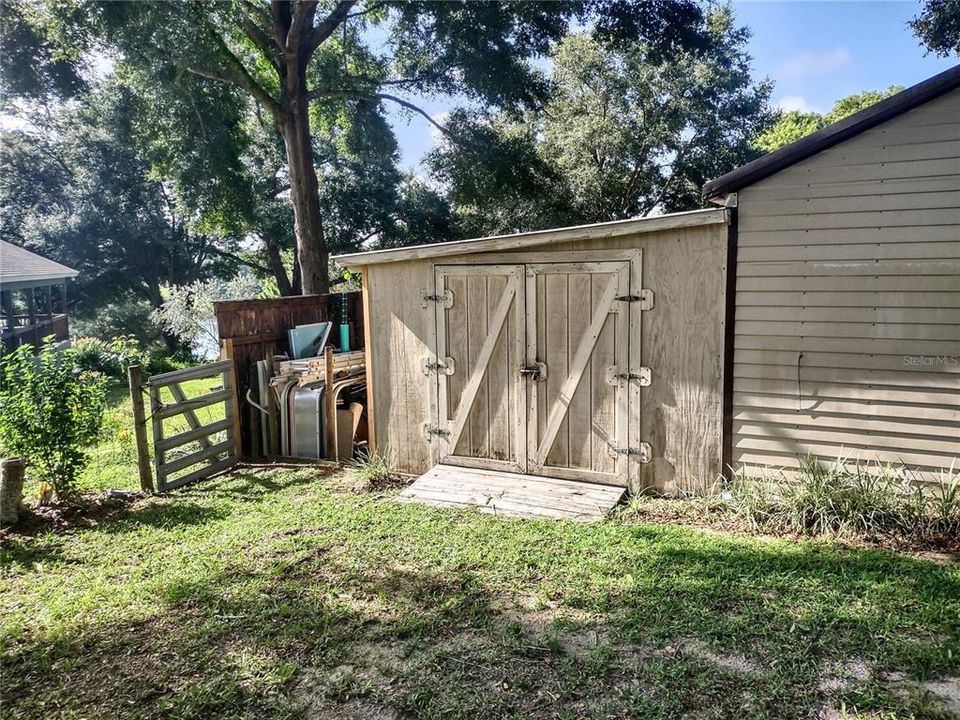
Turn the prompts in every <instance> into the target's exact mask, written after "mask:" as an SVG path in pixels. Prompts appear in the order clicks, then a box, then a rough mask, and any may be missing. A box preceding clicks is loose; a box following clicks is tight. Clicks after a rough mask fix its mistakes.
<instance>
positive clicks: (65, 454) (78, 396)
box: [0, 340, 106, 499]
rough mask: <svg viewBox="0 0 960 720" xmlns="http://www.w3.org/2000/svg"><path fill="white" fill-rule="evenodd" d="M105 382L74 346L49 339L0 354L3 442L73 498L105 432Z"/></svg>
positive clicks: (41, 476)
mask: <svg viewBox="0 0 960 720" xmlns="http://www.w3.org/2000/svg"><path fill="white" fill-rule="evenodd" d="M105 403H106V381H105V378H104V377H103V376H102V375H100V374H99V373H94V372H91V371H89V370H85V369H84V367H83V365H82V363H81V356H80V354H79V353H78V351H76V350H73V349H66V350H58V349H57V348H56V346H55V344H54V342H53V341H52V340H48V341H47V342H45V343H44V344H43V346H42V347H41V348H40V351H39V353H37V355H34V353H33V348H32V347H30V346H29V345H23V346H21V347H19V348H17V349H16V350H14V351H13V352H11V353H5V354H3V355H2V356H0V445H2V447H3V451H4V452H5V453H10V454H15V455H22V456H23V457H25V458H26V459H27V462H28V467H29V468H30V473H31V474H32V475H33V476H34V477H35V478H36V479H37V480H39V481H41V482H47V483H49V484H51V485H52V486H53V487H54V489H55V490H56V492H57V497H59V498H61V499H64V498H68V497H69V496H70V494H71V493H72V492H73V491H74V489H75V487H76V481H77V477H78V476H79V474H80V473H81V472H82V471H83V468H84V467H85V466H86V465H87V462H88V460H89V457H88V453H87V448H88V447H89V446H90V445H91V444H93V443H94V442H95V441H96V440H97V438H98V436H99V433H100V427H101V424H102V421H103V412H104V408H105Z"/></svg>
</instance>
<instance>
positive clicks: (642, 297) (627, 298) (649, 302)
mask: <svg viewBox="0 0 960 720" xmlns="http://www.w3.org/2000/svg"><path fill="white" fill-rule="evenodd" d="M614 299H615V300H619V301H620V302H628V303H632V302H636V303H640V309H641V310H653V290H640V291H639V292H638V294H636V295H633V294H630V295H617V296H616V298H614Z"/></svg>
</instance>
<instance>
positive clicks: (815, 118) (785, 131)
mask: <svg viewBox="0 0 960 720" xmlns="http://www.w3.org/2000/svg"><path fill="white" fill-rule="evenodd" d="M901 90H903V87H901V86H899V85H891V86H890V87H888V88H887V89H886V90H866V91H864V92H861V93H855V94H854V95H848V96H847V97H844V98H840V99H839V100H837V101H836V102H835V103H834V104H833V107H832V108H831V109H830V111H829V112H826V113H818V112H802V111H799V110H792V111H790V112H785V113H781V115H780V117H779V118H778V119H777V121H776V122H775V123H774V124H773V126H772V127H770V128H769V129H768V130H766V131H765V132H763V133H761V134H760V135H759V136H758V137H757V139H756V141H755V145H756V146H757V148H758V149H760V150H762V151H763V152H773V151H774V150H777V149H778V148H781V147H783V146H784V145H789V144H790V143H792V142H794V141H796V140H799V139H800V138H802V137H806V136H807V135H809V134H810V133H813V132H816V131H817V130H819V129H820V128H824V127H826V126H827V125H831V124H833V123H835V122H838V121H840V120H843V119H844V118H845V117H849V116H850V115H853V114H854V113H857V112H860V111H861V110H863V109H865V108H868V107H870V106H871V105H874V104H876V103H878V102H880V101H881V100H884V99H886V98H888V97H890V96H891V95H896V94H897V93H898V92H900V91H901Z"/></svg>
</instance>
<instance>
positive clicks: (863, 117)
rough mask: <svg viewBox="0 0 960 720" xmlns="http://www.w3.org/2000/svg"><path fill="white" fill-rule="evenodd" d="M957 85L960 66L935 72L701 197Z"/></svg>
mask: <svg viewBox="0 0 960 720" xmlns="http://www.w3.org/2000/svg"><path fill="white" fill-rule="evenodd" d="M957 88H960V65H955V66H954V67H952V68H950V69H949V70H944V71H943V72H942V73H940V74H939V75H934V76H933V77H931V78H928V79H927V80H924V81H923V82H921V83H918V84H916V85H914V86H913V87H909V88H907V89H906V90H903V91H902V92H899V93H897V94H896V95H891V96H890V97H888V98H886V99H885V100H881V101H880V102H878V103H876V104H875V105H871V106H870V107H868V108H864V109H863V110H861V111H860V112H857V113H854V114H853V115H850V116H849V117H846V118H844V119H843V120H839V121H837V122H835V123H833V124H831V125H828V126H827V127H825V128H821V129H820V130H817V131H816V132H814V133H811V134H810V135H807V136H806V137H803V138H800V139H799V140H796V141H795V142H792V143H790V144H789V145H785V146H783V147H782V148H780V149H779V150H775V151H773V152H772V153H768V154H766V155H764V156H762V157H759V158H757V159H756V160H753V161H752V162H749V163H747V164H746V165H743V166H742V167H739V168H737V169H736V170H732V171H731V172H728V173H727V174H726V175H721V176H720V177H718V178H716V179H714V180H710V181H709V182H708V183H706V184H705V185H704V186H703V197H704V199H706V200H711V201H714V202H718V203H723V202H724V199H725V197H726V195H728V194H729V193H734V192H738V191H739V190H741V189H743V188H745V187H747V186H748V185H752V184H753V183H755V182H757V181H759V180H763V179H764V178H766V177H769V176H770V175H773V174H774V173H778V172H780V171H781V170H784V169H786V168H788V167H790V166H791V165H794V164H796V163H798V162H800V161H801V160H806V159H807V158H808V157H811V156H813V155H816V154H817V153H819V152H822V151H823V150H826V149H827V148H830V147H833V146H834V145H837V144H839V143H842V142H843V141H844V140H848V139H850V138H852V137H854V136H855V135H859V134H860V133H862V132H864V131H865V130H869V129H870V128H873V127H876V126H877V125H880V124H881V123H884V122H886V121H887V120H891V119H893V118H895V117H897V116H898V115H902V114H903V113H905V112H908V111H909V110H913V109H914V108H915V107H918V106H920V105H923V104H924V103H927V102H930V101H931V100H934V99H936V98H938V97H940V96H941V95H945V94H946V93H948V92H951V91H952V90H956V89H957Z"/></svg>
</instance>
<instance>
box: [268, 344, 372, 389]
mask: <svg viewBox="0 0 960 720" xmlns="http://www.w3.org/2000/svg"><path fill="white" fill-rule="evenodd" d="M331 357H332V358H333V376H334V377H335V378H337V379H340V378H343V377H347V376H349V375H359V374H361V373H362V372H364V369H365V367H366V361H365V355H364V352H363V351H362V350H357V351H354V352H345V353H334V354H333V355H331ZM278 369H279V371H278V373H277V374H276V375H274V377H273V378H272V379H271V380H270V384H271V385H273V386H275V387H282V386H284V385H286V384H287V383H290V382H296V383H297V384H299V385H300V387H303V386H304V385H312V384H315V383H321V382H324V381H325V380H326V379H327V359H326V358H325V357H324V356H322V355H321V356H318V357H312V358H304V359H302V360H285V361H283V362H281V363H280V364H279V368H278Z"/></svg>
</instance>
